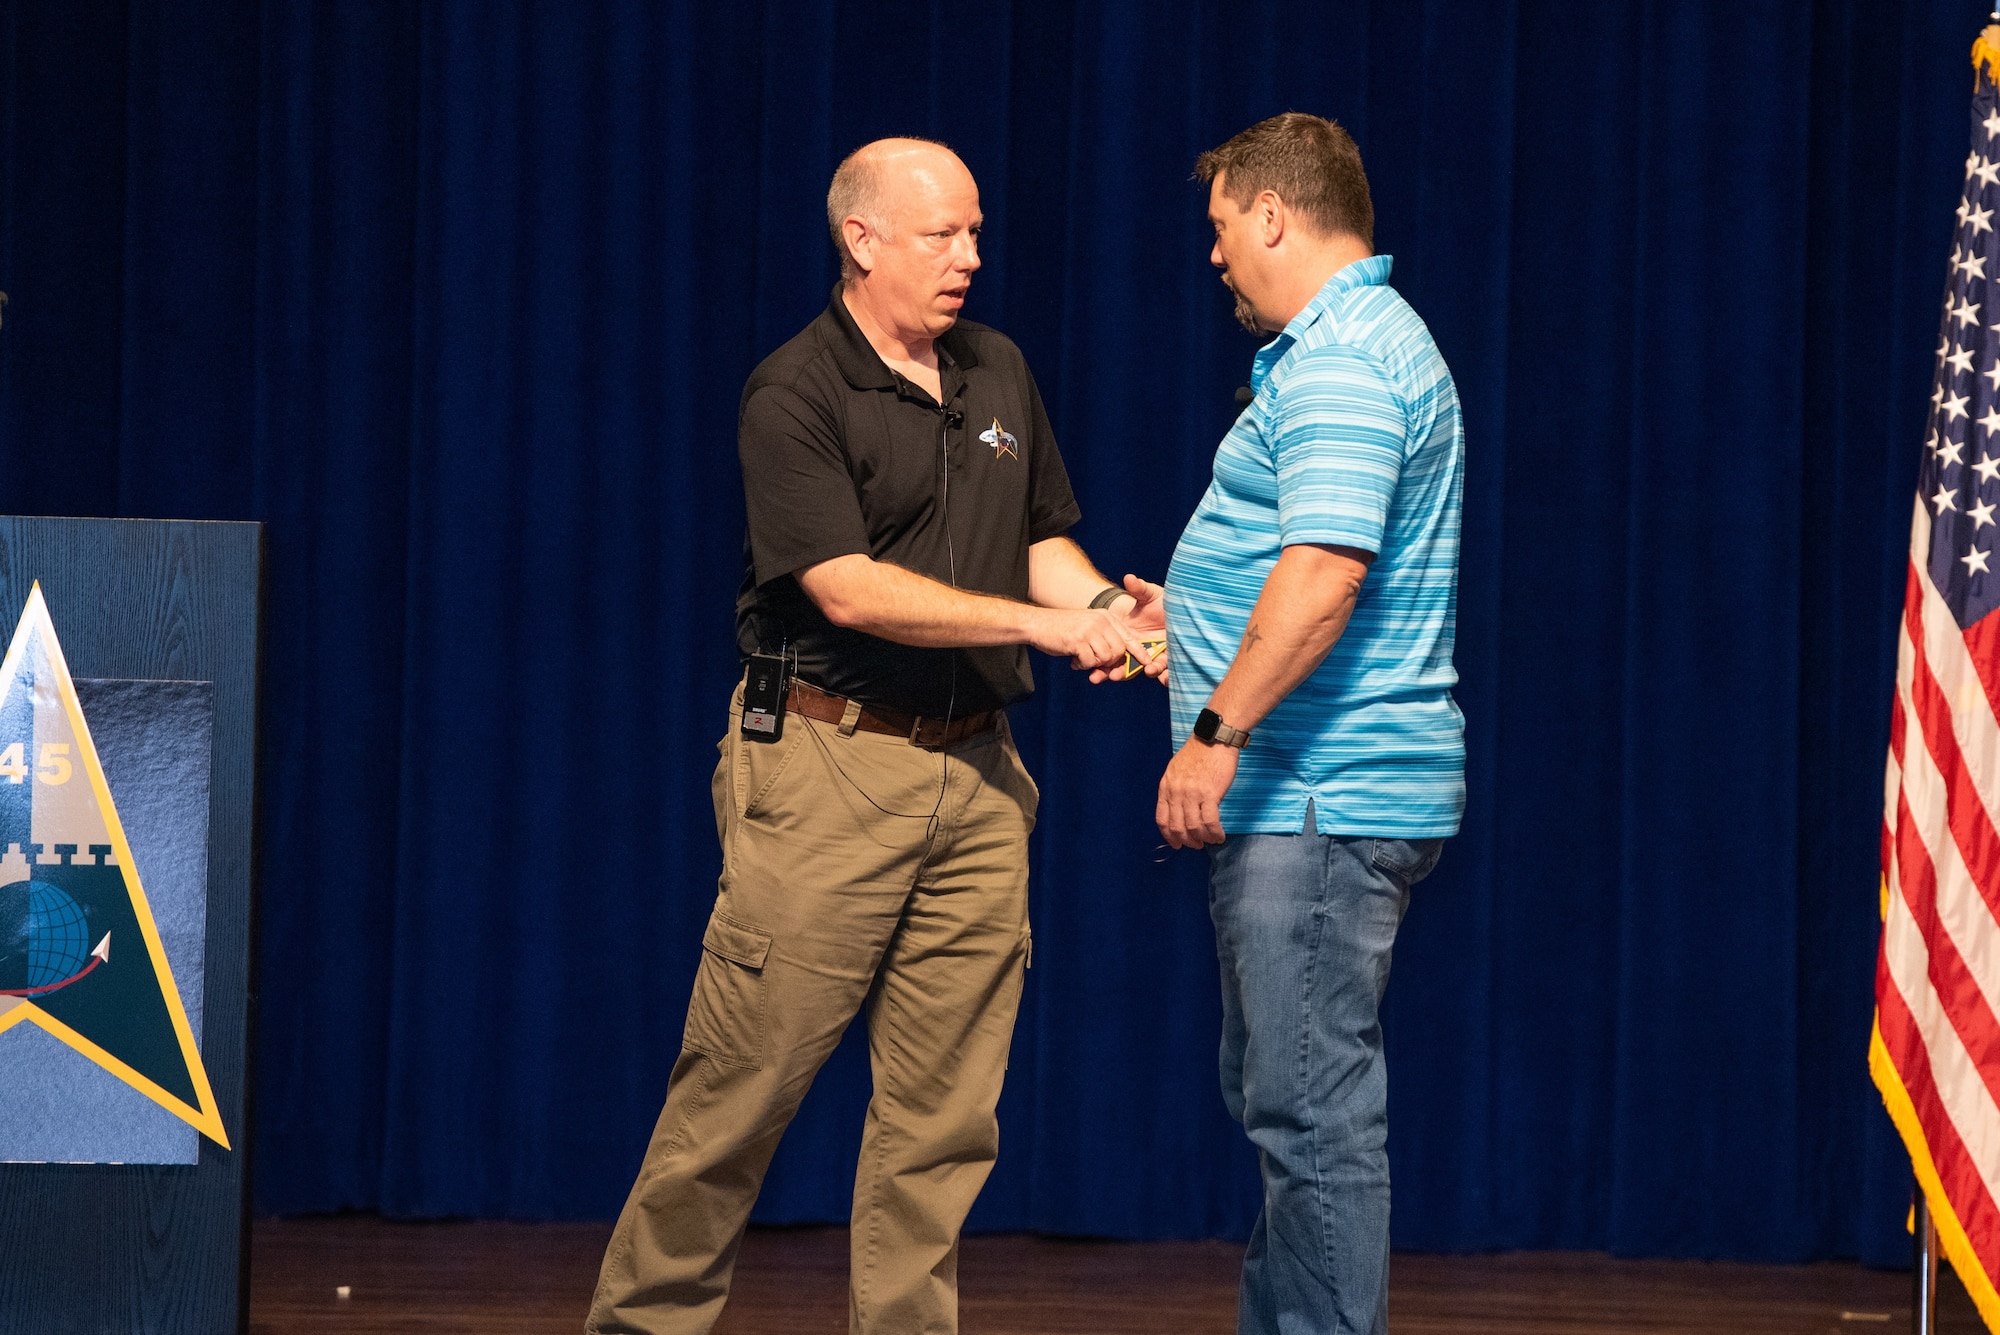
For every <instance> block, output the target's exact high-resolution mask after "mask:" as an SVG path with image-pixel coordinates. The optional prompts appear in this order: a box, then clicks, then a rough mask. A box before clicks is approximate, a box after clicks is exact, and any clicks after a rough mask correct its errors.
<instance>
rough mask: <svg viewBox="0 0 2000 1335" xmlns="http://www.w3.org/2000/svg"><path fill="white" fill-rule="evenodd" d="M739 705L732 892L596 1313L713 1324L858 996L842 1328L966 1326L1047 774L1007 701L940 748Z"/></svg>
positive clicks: (595, 1323)
mask: <svg viewBox="0 0 2000 1335" xmlns="http://www.w3.org/2000/svg"><path fill="white" fill-rule="evenodd" d="M741 708H742V693H741V691H740V689H739V691H738V694H737V699H736V701H735V703H734V705H733V706H732V709H731V714H730V729H729V733H728V735H727V736H725V737H724V738H723V740H722V743H721V747H720V750H721V752H722V759H721V763H720V764H718V765H717V766H716V770H715V780H714V785H713V788H714V797H715V813H716V829H717V833H718V834H719V836H720V838H721V840H722V853H723V866H722V882H721V890H720V893H719V894H718V895H717V896H716V902H715V912H714V915H713V916H712V917H711V918H710V919H709V924H708V930H707V932H706V934H705V936H704V937H703V940H702V945H703V947H704V949H703V951H702V959H701V967H700V971H699V972H698V973H697V974H696V977H695V986H694V997H693V1000H692V1001H691V1002H690V1003H689V1006H688V1018H687V1031H686V1034H685V1037H684V1039H683V1048H682V1051H681V1056H680V1060H679V1061H678V1062H677V1063H676V1064H675V1066H674V1071H673V1075H672V1078H671V1079H670V1080H669V1082H668V1085H667V1100H666V1107H665V1108H664V1109H663V1110H662V1111H661V1113H660V1120H659V1124H658V1125H657V1126H656V1127H655V1128H654V1131H653V1139H652V1143H651V1144H650V1145H649V1146H648V1147H647V1150H646V1158H645V1162H644V1164H643V1165H642V1166H641V1167H640V1170H639V1177H638V1181H637V1182H635V1183H634V1184H633V1187H632V1194H631V1196H630V1198H629V1199H628V1200H627V1201H626V1203H625V1209H624V1213H623V1214H621V1215H620V1216H619V1219H618V1226H617V1229H616V1231H615V1232H614V1233H613V1234H612V1237H611V1244H610V1246H609V1247H608V1248H607V1249H606V1251H605V1254H604V1265H603V1270H602V1273H601V1275H600V1277H599V1280H598V1286H597V1294H596V1298H595V1300H594V1301H593V1303H592V1305H591V1311H590V1319H589V1323H588V1325H587V1326H586V1327H585V1329H586V1331H587V1332H588V1333H589V1335H698V1333H699V1332H704V1331H707V1330H708V1329H709V1328H710V1327H711V1326H712V1325H713V1324H714V1323H715V1320H716V1318H717V1316H718V1315H720V1313H721V1311H722V1304H723V1300H724V1299H725V1298H726V1297H727V1296H728V1293H729V1279H730V1273H731V1271H732V1269H733V1268H734V1266H735V1262H736V1251H737V1247H738V1245H739V1244H740V1243H741V1241H742V1238H743V1228H744V1224H745V1221H746V1220H747V1219H748V1217H749V1213H750V1207H751V1204H752V1203H753V1202H754V1201H755V1200H756V1198H757V1191H758V1188H759V1187H760V1186H761V1185H762V1183H763V1180H764V1171H765V1169H766V1168H767V1167H768V1166H769V1165H770V1162H771V1155H772V1152H773V1151H775V1150H776V1149H777V1146H778V1138H779V1137H780V1136H782V1135H783V1134H784V1130H785V1127H786V1125H787V1123H789V1122H790V1121H791V1119H792V1114H793V1113H794V1112H796V1111H797V1110H798V1106H799V1101H800V1100H801V1099H802V1098H804V1097H805V1092H806V1089H807V1087H808V1086H810V1085H811V1084H812V1080H813V1076H814V1075H815V1074H816V1073H817V1072H818V1070H819V1068H820V1065H821V1064H822V1063H823V1062H824V1061H825V1060H826V1058H827V1056H828V1055H829V1054H830V1053H831V1052H832V1051H833V1048H834V1045H835V1044H836V1043H837V1042H838V1041H839V1039H840V1035H841V1033H842V1031H844V1030H845V1029H846V1028H847V1024H848V1021H849V1020H851V1019H852V1018H853V1017H854V1015H855V1014H856V1012H857V1011H859V1010H860V1009H861V1008H862V1006H863V1005H864V1003H865V1004H866V1006H867V1012H868V1051H869V1060H870V1062H871V1064H872V1066H873V1069H874V1077H875V1091H874V1097H873V1099H872V1101H871V1102H870V1103H869V1105H868V1118H867V1122H866V1126H865V1129H864V1133H863V1137H862V1142H861V1161H860V1165H859V1168H858V1169H857V1171H856V1174H855V1182H854V1213H853V1219H852V1234H851V1236H852V1251H853V1256H852V1279H851V1284H850V1289H849V1328H850V1330H851V1331H853V1332H855V1333H856V1335H951V1332H955V1331H956V1330H957V1329H958V1279H957V1267H958V1234H959V1227H960V1225H961V1224H963V1223H964V1221H965V1215H966V1212H967V1211H968V1210H970V1209H971V1208H972V1202H973V1198H974V1197H976V1196H977V1195H978V1194H979V1189H980V1188H981V1186H983V1185H984V1184H985V1181H986V1175H987V1172H988V1171H989V1170H990V1169H991V1168H992V1165H993V1160H994V1157H995V1155H996V1154H997V1153H998V1152H999V1143H1000V1138H999V1123H998V1120H997V1119H996V1117H995V1113H994V1110H995V1107H996V1106H997V1104H998V1102H999V1099H1000V1082H1001V1076H1002V1074H1003V1072H1004V1071H1005V1070H1006V1065H1007V1049H1008V1045H1009V1042H1010V1040H1011V1038H1012V1036H1013V1030H1014V1013H1015V1010H1016V1009H1017V1007H1018V1005H1019V1002H1020V997H1021V971H1022V969H1023V967H1024V966H1025V964H1026V957H1027V951H1028V895H1027V884H1028V832H1029V830H1030V829H1031V828H1032V827H1033V825H1034V813H1035V803H1036V791H1035V785H1034V783H1033V782H1032V781H1031V780H1030V779H1029V777H1028V773H1027V771H1026V770H1025V769H1024V768H1022V765H1021V760H1020V756H1019V755H1018V754H1017V753H1016V752H1015V750H1014V743H1013V739H1012V737H1011V736H1010V735H1009V733H1008V731H1007V726H1006V723H1005V720H1004V719H1003V720H1002V722H1001V724H1000V726H999V728H998V729H996V730H994V731H991V732H988V733H987V734H985V735H984V736H982V737H977V738H974V739H972V740H970V741H967V742H965V743H963V744H961V745H960V746H958V747H956V748H954V749H952V750H951V751H949V752H941V751H936V750H926V749H924V748H921V747H917V746H913V745H911V744H910V743H909V742H908V741H906V740H904V739H902V738H898V737H889V736H884V735H882V734H879V733H867V732H846V733H844V732H843V731H842V727H841V725H839V724H835V723H822V722H818V721H815V720H812V719H806V718H801V717H799V716H797V715H791V716H788V717H787V718H786V719H785V726H784V737H783V738H782V739H781V740H780V741H777V742H774V743H771V742H746V741H744V740H742V738H741V737H740V736H739V734H738V733H737V730H736V720H737V717H738V714H739V711H740V710H741ZM941 775H942V788H943V793H942V797H940V787H941ZM934 813H935V814H934Z"/></svg>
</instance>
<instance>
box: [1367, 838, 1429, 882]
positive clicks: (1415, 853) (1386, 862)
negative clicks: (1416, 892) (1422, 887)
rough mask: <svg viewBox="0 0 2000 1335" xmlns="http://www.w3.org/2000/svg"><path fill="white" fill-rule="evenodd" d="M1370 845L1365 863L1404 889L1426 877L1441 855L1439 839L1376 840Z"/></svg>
mask: <svg viewBox="0 0 2000 1335" xmlns="http://www.w3.org/2000/svg"><path fill="white" fill-rule="evenodd" d="M1374 843H1375V847H1374V849H1373V850H1372V851H1371V852H1370V854H1369V861H1370V862H1372V863H1374V865H1375V868H1376V870H1378V871H1385V872H1388V873H1389V874H1390V875H1391V876H1394V877H1396V878H1397V879H1398V880H1400V881H1401V882H1402V883H1403V884H1404V886H1406V887H1407V886H1412V885H1415V884H1416V883H1417V882H1418V881H1421V880H1423V879H1424V877H1426V876H1428V875H1430V874H1431V872H1432V871H1433V870H1435V869H1436V867H1437V864H1438V858H1439V857H1441V856H1443V854H1444V840H1442V839H1377V840H1375V841H1374Z"/></svg>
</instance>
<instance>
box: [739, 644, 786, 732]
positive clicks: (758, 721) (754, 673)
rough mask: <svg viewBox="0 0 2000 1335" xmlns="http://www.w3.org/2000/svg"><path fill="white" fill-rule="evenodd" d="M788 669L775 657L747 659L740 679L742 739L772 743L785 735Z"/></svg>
mask: <svg viewBox="0 0 2000 1335" xmlns="http://www.w3.org/2000/svg"><path fill="white" fill-rule="evenodd" d="M787 666H789V665H788V664H787V663H786V661H785V660H784V659H783V658H781V657H779V656H778V655H776V654H752V655H750V668H749V671H748V672H746V673H744V676H743V727H742V732H743V735H744V736H745V737H747V738H749V739H750V740H751V741H753V742H775V741H777V740H778V738H780V737H782V736H784V733H785V696H786V694H787V693H788V690H789V688H790V686H791V683H790V681H788V680H787V674H786V672H785V669H786V667H787Z"/></svg>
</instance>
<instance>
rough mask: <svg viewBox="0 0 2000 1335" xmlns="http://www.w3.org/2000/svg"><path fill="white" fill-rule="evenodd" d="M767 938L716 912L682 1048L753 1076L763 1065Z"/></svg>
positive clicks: (703, 949) (706, 935) (705, 941)
mask: <svg viewBox="0 0 2000 1335" xmlns="http://www.w3.org/2000/svg"><path fill="white" fill-rule="evenodd" d="M770 953H771V936H770V933H768V932H760V931H758V930H757V929H756V928H754V927H748V926H745V925H744V924H742V923H740V922H737V921H736V920H735V919H734V918H730V917H727V916H725V915H724V914H723V913H722V911H721V910H719V909H718V910H717V911H716V912H715V913H714V914H713V915H712V916H711V917H710V918H709V920H708V931H706V932H705V933H703V934H702V938H701V968H700V969H699V970H698V971H697V972H696V973H695V977H694V997H693V999H692V1000H690V1001H689V1002H688V1018H687V1033H686V1035H685V1036H684V1037H683V1038H682V1040H681V1044H682V1046H683V1047H686V1048H689V1049H692V1050H693V1051H695V1052H700V1053H704V1054H706V1055H708V1056H710V1057H713V1058H715V1059H716V1060H717V1061H719V1062H726V1063H727V1064H729V1065H731V1066H741V1067H743V1068H745V1069H746V1070H751V1071H756V1070H761V1069H763V1066H764V960H765V958H766V957H767V956H769V955H770Z"/></svg>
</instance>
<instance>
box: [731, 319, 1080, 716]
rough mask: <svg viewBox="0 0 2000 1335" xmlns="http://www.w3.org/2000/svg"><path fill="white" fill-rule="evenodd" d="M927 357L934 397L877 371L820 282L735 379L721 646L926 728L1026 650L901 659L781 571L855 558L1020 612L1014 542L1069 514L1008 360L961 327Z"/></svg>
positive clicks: (994, 704) (1009, 676) (1051, 439)
mask: <svg viewBox="0 0 2000 1335" xmlns="http://www.w3.org/2000/svg"><path fill="white" fill-rule="evenodd" d="M936 346H937V353H938V372H939V378H940V380H941V381H942V389H943V394H944V401H943V403H942V404H940V403H939V402H938V401H936V400H934V399H932V398H931V396H930V395H929V394H928V393H927V392H925V391H924V390H922V389H919V388H918V387H917V386H916V385H914V384H912V383H911V382H910V381H908V380H906V379H904V378H903V377H902V376H901V375H899V374H897V373H896V372H894V371H892V370H890V369H889V366H888V364H887V363H885V362H884V361H883V360H882V359H881V357H880V356H878V355H877V354H876V352H875V349H874V348H872V347H871V346H869V343H868V340H867V338H866V337H865V336H863V334H862V333H861V330H860V328H859V327H858V326H856V324H855V323H854V317H853V316H852V315H850V314H848V311H847V306H846V303H844V302H843V301H842V300H841V294H840V288H839V287H835V288H834V290H833V300H832V301H831V302H829V303H828V305H827V308H826V312H825V313H824V314H822V315H821V316H820V317H819V318H818V319H816V320H814V321H813V322H812V323H811V324H809V325H807V326H806V327H805V329H804V331H803V332H801V333H800V334H799V335H798V336H797V337H795V338H793V339H792V340H791V341H790V342H789V343H786V344H785V345H784V346H783V347H781V348H779V349H778V350H777V351H776V352H774V353H772V354H771V355H770V356H769V357H767V358H765V359H764V362H763V364H762V365H760V366H759V367H758V368H757V369H756V370H755V371H753V372H752V373H751V375H750V380H749V383H748V384H746V385H745V386H744V387H743V402H742V406H741V408H740V410H739V412H738V416H737V448H738V451H739V453H740V454H741V457H742V462H743V494H744V499H745V502H746V509H747V510H748V512H749V525H748V531H747V533H746V535H745V542H744V557H745V566H746V567H747V568H746V569H745V571H744V576H743V587H742V590H741V592H740V593H739V594H738V596H737V599H736V643H737V647H738V648H739V649H741V650H742V652H744V653H745V654H749V653H754V652H757V651H759V650H762V651H763V652H766V653H777V652H778V651H779V650H780V648H781V647H783V648H784V649H785V650H786V652H787V653H789V654H796V655H797V658H798V675H799V676H800V677H802V678H803V679H804V680H806V681H809V682H811V683H813V684H814V685H816V686H819V687H821V688H822V689H825V690H828V691H832V692H833V693H835V694H836V695H844V696H848V697H850V698H852V699H856V700H859V701H861V702H862V703H863V704H869V705H878V706H881V707H884V708H888V709H898V710H902V711H904V712H906V713H912V714H921V715H923V716H925V717H927V718H941V717H943V716H944V714H945V713H946V711H947V709H949V710H950V712H951V713H953V714H954V715H956V716H961V717H962V716H964V715H966V714H971V713H977V712H979V711H981V710H987V709H997V708H999V707H1000V706H1002V705H1006V704H1009V703H1012V702H1013V701H1015V700H1019V699H1020V698H1021V697H1023V696H1025V695H1027V694H1028V693H1029V692H1030V691H1032V690H1033V689H1034V679H1033V677H1031V676H1030V675H1029V671H1028V653H1027V650H1026V649H1025V648H1023V647H1021V646H1020V645H1002V646H998V647H994V648H985V649H916V648H912V647H910V646H908V645H903V644H895V643H893V642H891V641H889V640H884V639H879V638H877V637H876V636H873V635H867V634H863V633H862V632H860V631H855V630H844V629H842V628H841V627H839V626H836V625H834V624H833V623H832V622H830V621H828V620H827V619H826V617H825V615H824V614H822V613H821V612H820V610H819V607H818V605H816V604H815V603H814V602H813V601H812V599H811V598H809V597H807V596H806V593H805V591H804V590H803V589H802V588H800V587H799V582H798V580H797V579H796V578H795V575H796V573H797V572H798V571H800V570H803V569H805V568H806V567H808V566H811V565H816V564H818V563H819V562H821V561H827V560H831V559H832V558H834V557H836V556H847V555H849V554H851V553H857V552H858V553H862V554H865V555H868V556H872V557H874V558H875V559H876V560H878V561H888V562H891V563H893V564H895V565H899V566H903V567H904V568H906V569H909V570H914V571H916V572H917V573H918V574H921V575H928V576H930V577H931V578H932V579H935V580H938V581H940V582H942V583H946V584H955V585H957V586H958V587H959V588H961V589H971V590H977V591H978V592H981V593H993V594H1000V595H1002V596H1004V597H1008V598H1016V599H1020V600H1021V601H1024V602H1025V601H1027V598H1028V547H1029V545H1030V544H1031V543H1037V542H1040V541H1042V540H1043V539H1045V538H1053V537H1055V536H1057V535H1059V534H1061V533H1064V532H1066V531H1067V530H1068V529H1069V528H1070V526H1071V525H1073V524H1074V523H1076V521H1077V519H1078V517H1079V516H1078V512H1077V508H1076V498H1075V496H1073V495H1072V494H1071V492H1070V488H1069V475H1068V474H1067V473H1066V472H1064V471H1063V463H1062V456H1061V455H1059V454H1057V453H1056V442H1055V436H1054V434H1053V433H1052V432H1051V431H1050V430H1049V419H1048V414H1047V413H1046V412H1045V411H1044V410H1043V408H1042V396H1041V393H1040V391H1038V390H1037V389H1036V388H1035V380H1034V377H1033V376H1031V375H1029V374H1028V365H1027V363H1026V362H1025V361H1024V360H1023V359H1022V357H1021V350H1020V349H1019V348H1017V347H1015V346H1014V344H1013V342H1012V341H1011V340H1010V339H1008V338H1007V337H1006V336H1005V335H1003V334H1000V333H998V332H997V331H995V330H992V329H989V328H987V327H986V326H985V325H980V324H974V323H972V322H971V321H969V320H960V321H959V322H958V323H957V324H956V325H955V326H953V328H952V329H951V331H950V332H949V333H947V334H945V335H944V336H943V337H942V338H940V339H938V341H937V345H936Z"/></svg>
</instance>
